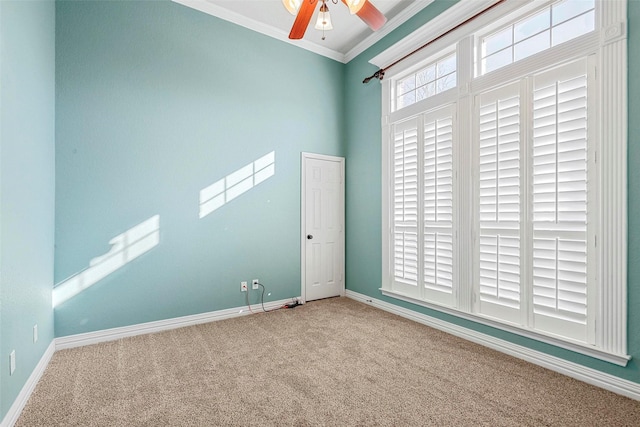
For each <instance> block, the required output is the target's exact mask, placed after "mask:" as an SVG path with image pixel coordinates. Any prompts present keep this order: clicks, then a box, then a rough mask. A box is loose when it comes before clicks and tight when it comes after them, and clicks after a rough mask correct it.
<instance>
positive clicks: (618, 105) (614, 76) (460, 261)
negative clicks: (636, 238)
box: [370, 0, 630, 366]
mask: <svg viewBox="0 0 640 427" xmlns="http://www.w3.org/2000/svg"><path fill="white" fill-rule="evenodd" d="M494 3H496V0H485V1H477V2H460V3H458V4H456V5H454V6H452V7H451V8H449V9H448V10H447V11H445V12H444V13H442V14H441V15H440V16H438V17H437V18H435V19H434V20H432V21H430V22H428V23H427V24H426V25H425V26H424V27H423V28H421V29H419V30H417V31H416V32H414V33H413V34H412V35H410V36H408V37H407V38H406V39H404V40H401V41H400V42H399V43H397V44H396V45H394V46H392V47H391V48H389V49H387V50H386V51H384V52H382V53H381V54H379V55H378V56H376V57H375V58H372V59H371V60H370V62H371V63H372V64H374V65H376V66H378V67H380V68H382V67H385V66H386V65H387V64H389V63H393V62H394V61H395V60H397V59H399V58H401V57H403V56H404V55H406V54H407V53H409V52H411V51H412V50H414V49H416V48H417V47H419V46H421V45H423V44H424V43H425V42H426V41H429V40H434V39H436V38H438V37H439V36H440V35H441V34H443V33H445V32H447V31H448V30H449V29H451V28H453V27H455V26H456V25H457V23H460V22H464V21H465V20H467V19H468V18H470V17H471V16H474V15H475V14H476V13H478V12H479V11H481V10H483V9H484V8H486V7H487V6H489V5H492V4H494ZM550 3H552V2H551V1H539V0H525V1H522V0H507V1H506V2H504V3H503V4H501V5H499V6H497V7H495V8H493V9H492V10H490V11H489V12H487V13H485V14H483V15H482V16H480V17H478V18H477V19H474V20H473V21H471V22H469V23H467V24H465V25H464V26H462V27H460V28H458V29H456V30H455V31H452V32H451V33H449V34H447V35H445V36H444V37H441V38H438V39H437V40H436V41H434V42H433V43H432V44H431V45H430V46H428V47H427V48H425V49H422V50H421V51H420V53H418V54H416V55H413V56H411V57H410V58H408V59H406V60H405V61H403V62H402V63H400V64H398V65H395V66H394V67H393V68H391V69H388V70H386V72H385V78H384V80H382V81H381V83H382V150H383V153H382V162H383V163H382V200H383V205H382V228H383V229H382V250H383V254H382V256H383V266H382V281H383V282H382V288H381V291H382V294H383V295H386V296H390V297H393V298H396V299H399V300H404V301H408V302H411V303H414V304H417V305H421V306H425V307H428V308H431V309H434V310H438V311H441V312H445V313H448V314H452V315H455V316H457V317H460V318H464V319H468V320H472V321H475V322H477V323H481V324H485V325H489V326H492V327H495V328H498V329H502V330H506V331H508V332H513V333H515V334H519V335H522V336H525V337H528V338H533V339H535V340H538V341H541V342H545V343H549V344H552V345H555V346H558V347H561V348H565V349H569V350H572V351H575V352H578V353H582V354H586V355H588V356H591V357H594V358H597V359H601V360H605V361H608V362H611V363H614V364H617V365H620V366H626V364H627V362H628V360H629V359H630V356H629V355H628V354H627V120H628V118H627V96H628V94H627V35H626V25H627V22H626V20H627V12H626V9H627V2H626V0H596V26H595V31H594V32H592V33H589V34H586V35H583V36H580V37H578V38H576V39H574V40H571V41H568V42H565V43H562V44H560V45H557V46H555V47H552V48H551V49H549V50H548V51H545V52H546V53H545V63H548V64H551V61H554V62H553V66H556V65H559V64H562V63H564V62H568V61H569V60H571V59H578V58H580V57H586V56H587V53H590V54H592V55H594V57H595V64H596V69H597V74H598V78H597V80H596V81H595V82H594V83H595V85H596V93H597V94H598V96H597V100H596V102H597V106H596V108H597V118H596V122H597V123H595V126H593V128H590V132H592V131H593V132H595V134H596V139H597V146H596V147H597V148H596V149H595V152H594V153H593V156H594V159H593V161H594V162H595V167H596V168H597V170H598V172H599V173H598V180H597V181H596V182H595V185H596V189H595V192H596V194H597V197H598V198H599V201H598V206H597V212H596V217H597V219H596V222H597V224H596V230H597V231H596V233H595V234H596V237H594V242H593V244H594V245H596V246H597V251H596V254H595V256H596V257H597V262H596V265H595V266H594V265H590V268H594V271H593V274H594V275H595V277H596V280H595V282H596V284H595V286H597V289H596V292H591V294H590V295H591V297H592V298H593V297H594V294H596V293H597V294H598V295H600V296H601V298H600V300H599V301H597V304H594V305H593V306H594V307H596V310H595V313H590V314H591V315H595V316H596V318H597V322H596V323H597V326H595V331H594V336H593V342H592V344H585V343H583V342H578V341H572V340H570V339H566V338H562V337H558V336H554V335H552V334H548V333H542V332H539V331H535V330H531V329H523V328H521V327H519V326H518V325H513V324H508V323H505V322H502V321H497V320H495V319H492V318H488V317H486V316H481V315H478V314H477V313H476V312H475V311H474V304H475V302H474V295H475V293H474V289H473V287H474V286H475V277H474V275H475V270H476V269H475V268H470V267H469V266H471V265H475V264H474V263H475V262H477V260H476V259H475V252H474V250H473V248H472V247H474V244H473V242H472V241H469V240H468V239H467V240H464V239H460V238H459V236H477V234H474V233H477V227H476V224H475V220H474V219H473V218H471V217H470V216H469V214H468V212H472V211H475V209H474V203H475V200H476V199H477V197H475V190H474V185H473V177H474V175H473V174H474V172H473V171H472V170H471V168H470V165H471V164H472V157H471V156H472V153H469V152H468V150H464V149H459V150H458V151H459V153H460V155H459V158H458V160H457V162H458V163H457V176H456V180H455V181H456V184H455V186H454V191H455V195H454V203H455V204H456V212H455V213H454V215H455V218H454V222H455V223H456V225H457V226H456V230H457V235H458V244H457V245H456V246H455V248H454V252H455V257H456V260H457V262H456V265H457V267H458V268H457V269H456V270H455V271H454V276H455V277H456V278H457V280H456V283H457V285H458V288H457V289H458V294H457V296H456V302H455V304H454V305H453V306H449V307H447V306H443V305H439V304H437V303H433V302H427V301H425V300H423V299H420V298H414V297H408V296H406V295H403V294H402V293H399V292H396V291H394V290H393V288H392V286H391V283H392V280H393V277H392V276H393V270H392V268H393V266H392V265H390V263H389V260H391V261H392V259H393V248H392V246H391V245H390V243H391V241H390V240H391V238H392V233H391V229H390V224H391V222H390V221H391V217H390V212H389V209H390V205H389V201H390V196H391V188H390V187H389V185H388V183H389V177H390V166H389V165H390V163H389V152H388V148H389V143H390V124H391V123H394V122H396V121H398V120H400V119H401V118H402V117H410V116H411V115H412V114H413V115H415V114H417V113H419V112H420V111H429V110H432V109H435V108H438V107H439V106H443V105H445V104H449V103H454V102H456V103H457V120H458V122H459V123H470V122H471V121H472V119H473V105H472V104H473V98H474V95H476V94H478V93H480V92H481V91H482V90H483V89H487V88H492V87H497V86H499V85H500V84H504V83H505V81H504V78H505V74H504V72H501V70H502V69H501V70H496V71H493V72H490V73H487V74H485V75H483V76H478V77H475V70H476V66H477V65H476V57H474V60H473V61H471V62H470V63H469V61H468V60H466V59H463V58H465V55H466V57H467V58H470V57H473V55H474V49H475V45H474V43H475V39H474V34H477V33H479V32H480V33H481V32H482V31H483V29H486V28H495V26H494V25H492V23H496V22H500V21H501V20H502V22H504V20H503V18H504V17H506V16H508V15H510V14H511V13H512V12H514V11H516V10H518V9H519V8H521V7H525V8H527V9H529V10H533V9H537V8H538V7H539V6H544V5H547V4H550ZM452 45H456V49H457V53H458V61H457V64H458V70H457V73H458V74H457V80H458V86H457V90H455V89H454V90H449V91H447V92H444V93H441V94H438V95H436V96H433V97H430V98H427V99H426V100H422V101H420V102H418V103H416V104H413V105H411V106H409V107H405V108H403V109H401V110H399V111H394V110H393V104H394V102H393V101H392V99H393V98H392V96H393V86H394V84H395V83H394V82H395V81H396V80H395V79H396V78H398V77H400V76H406V75H407V74H408V72H410V71H411V70H413V71H414V72H415V70H417V69H419V67H420V66H421V65H422V66H423V65H426V63H427V62H428V61H429V59H432V60H433V59H434V58H438V57H439V56H440V55H441V54H442V52H443V51H444V49H447V47H449V46H452ZM576 52H578V53H576ZM540 55H541V54H535V55H533V56H531V57H528V58H525V59H522V60H520V61H517V62H514V63H512V64H510V65H508V66H506V67H503V68H504V69H507V70H508V72H509V73H510V74H511V75H513V77H514V79H516V78H520V77H521V76H524V75H527V72H528V70H530V69H531V68H532V66H535V65H536V63H537V64H538V65H540V63H539V62H537V61H539V57H540ZM547 61H549V62H547ZM540 69H541V68H538V70H540ZM590 126H591V125H590ZM471 132H472V131H471V127H470V126H460V127H459V129H458V140H459V141H470V139H471V138H472V135H471ZM599 141H607V143H606V144H601V143H600V142H599ZM614 254H615V255H616V256H612V255H614Z"/></svg>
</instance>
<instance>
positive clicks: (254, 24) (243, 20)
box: [172, 0, 473, 64]
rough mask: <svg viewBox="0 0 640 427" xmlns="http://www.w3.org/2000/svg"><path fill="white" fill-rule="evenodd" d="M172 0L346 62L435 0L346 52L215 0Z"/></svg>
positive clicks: (420, 0) (420, 2)
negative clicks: (293, 36) (294, 37)
mask: <svg viewBox="0 0 640 427" xmlns="http://www.w3.org/2000/svg"><path fill="white" fill-rule="evenodd" d="M172 1H173V2H174V3H178V4H181V5H183V6H186V7H189V8H191V9H195V10H198V11H200V12H203V13H206V14H208V15H212V16H215V17H216V18H220V19H223V20H225V21H228V22H231V23H233V24H236V25H240V26H241V27H245V28H247V29H250V30H252V31H255V32H257V33H260V34H263V35H265V36H268V37H271V38H274V39H277V40H280V41H283V42H285V43H288V44H290V45H293V46H296V47H299V48H302V49H305V50H308V51H310V52H313V53H315V54H318V55H321V56H325V57H327V58H329V59H333V60H335V61H338V62H342V63H343V64H346V63H348V62H349V61H351V60H352V59H354V58H355V57H356V56H358V55H360V54H361V53H362V52H364V51H365V50H367V49H369V48H370V47H371V46H373V45H374V44H376V43H377V42H379V41H380V40H382V39H383V38H384V37H386V36H387V35H389V34H390V33H391V32H392V31H393V30H395V29H396V28H398V27H400V26H401V25H402V24H404V23H405V22H407V21H408V20H409V19H410V18H412V17H413V16H414V15H415V14H417V13H418V12H420V11H421V10H422V9H424V8H426V7H427V6H429V5H430V4H431V3H433V2H434V1H435V0H415V1H413V2H412V4H411V5H410V6H407V7H406V8H405V9H403V10H402V11H400V13H398V14H397V15H396V16H394V17H393V18H391V19H390V20H389V21H388V22H387V23H386V24H385V25H384V26H383V27H382V28H381V29H380V30H378V31H376V32H374V33H372V34H371V35H369V36H368V37H367V38H365V39H364V40H362V41H361V42H359V43H358V44H356V45H355V46H354V47H353V48H351V49H350V50H349V51H348V52H346V53H343V52H340V51H337V50H333V49H329V48H326V47H323V46H320V45H318V44H315V43H312V42H309V41H306V40H290V39H289V34H288V33H286V32H284V31H282V30H280V29H278V28H275V27H273V26H271V25H267V24H265V23H263V22H260V21H257V20H255V19H251V18H247V17H246V16H244V15H241V14H239V13H236V12H233V11H230V10H229V9H226V8H224V7H221V6H218V5H216V4H214V3H211V2H208V1H207V0H172ZM472 3H473V2H472Z"/></svg>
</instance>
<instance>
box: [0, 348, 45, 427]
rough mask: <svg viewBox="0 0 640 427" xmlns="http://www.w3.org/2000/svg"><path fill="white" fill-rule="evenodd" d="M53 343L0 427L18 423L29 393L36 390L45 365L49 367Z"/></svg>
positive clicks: (10, 426)
mask: <svg viewBox="0 0 640 427" xmlns="http://www.w3.org/2000/svg"><path fill="white" fill-rule="evenodd" d="M55 342H56V340H55V339H54V340H52V341H51V344H49V347H47V350H46V351H45V352H44V354H43V355H42V357H41V358H40V361H39V362H38V364H37V365H36V367H35V368H34V370H33V372H31V375H29V378H28V379H27V382H26V383H25V384H24V386H23V387H22V390H20V393H19V394H18V397H16V400H15V401H14V402H13V405H11V408H9V412H7V414H6V415H5V417H4V419H3V420H2V422H0V427H13V425H14V424H15V423H16V422H17V421H18V418H19V417H20V414H21V413H22V410H23V409H24V407H25V405H26V404H27V401H29V397H31V393H33V390H34V389H35V388H36V385H37V384H38V381H40V377H42V374H43V373H44V370H45V369H47V365H49V361H51V358H52V357H53V353H55V351H56V344H55Z"/></svg>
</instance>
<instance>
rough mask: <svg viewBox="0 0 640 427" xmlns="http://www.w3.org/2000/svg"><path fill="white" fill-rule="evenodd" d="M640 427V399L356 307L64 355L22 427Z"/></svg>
mask: <svg viewBox="0 0 640 427" xmlns="http://www.w3.org/2000/svg"><path fill="white" fill-rule="evenodd" d="M222 425H229V426H231V425H239V426H265V425H274V426H275V425H278V426H281V425H291V426H480V425H486V426H640V402H638V401H634V400H631V399H628V398H625V397H622V396H619V395H616V394H614V393H611V392H608V391H606V390H603V389H600V388H597V387H594V386H591V385H588V384H585V383H583V382H580V381H577V380H574V379H571V378H568V377H566V376H563V375H560V374H557V373H555V372H552V371H549V370H547V369H544V368H541V367H538V366H536V365H532V364H530V363H527V362H524V361H522V360H520V359H516V358H513V357H510V356H507V355H504V354H502V353H499V352H496V351H493V350H491V349H488V348H485V347H482V346H480V345H477V344H474V343H471V342H468V341H465V340H462V339H460V338H457V337H454V336H451V335H448V334H446V333H443V332H440V331H437V330H434V329H431V328H429V327H426V326H424V325H421V324H418V323H415V322H412V321H409V320H406V319H404V318H401V317H398V316H395V315H392V314H389V313H387V312H384V311H381V310H378V309H376V308H373V307H370V306H367V305H365V304H361V303H359V302H356V301H353V300H350V299H347V298H332V299H327V300H322V301H314V302H310V303H308V304H305V305H304V306H301V307H298V308H296V309H293V310H279V311H275V312H271V313H263V314H256V315H252V316H244V317H239V318H234V319H228V320H223V321H219V322H213V323H208V324H203V325H197V326H191V327H186V328H181V329H175V330H171V331H166V332H161V333H156V334H150V335H142V336H137V337H131V338H125V339H121V340H118V341H112V342H107V343H101V344H96V345H91V346H86V347H80V348H74V349H68V350H62V351H58V352H56V353H55V354H54V356H53V358H52V360H51V362H50V364H49V366H48V367H47V369H46V371H45V373H44V374H43V376H42V378H41V380H40V382H39V383H38V385H37V387H36V389H35V391H34V393H33V394H32V396H31V398H30V400H29V402H28V403H27V405H26V407H25V409H24V411H23V412H22V414H21V416H20V418H19V420H18V422H17V424H16V426H18V427H25V426H30V427H32V426H83V427H84V426H87V427H88V426H222Z"/></svg>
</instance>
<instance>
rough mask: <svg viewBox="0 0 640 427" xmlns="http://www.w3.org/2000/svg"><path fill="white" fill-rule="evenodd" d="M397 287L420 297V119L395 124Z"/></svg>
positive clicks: (394, 193)
mask: <svg viewBox="0 0 640 427" xmlns="http://www.w3.org/2000/svg"><path fill="white" fill-rule="evenodd" d="M393 253H394V257H393V259H394V264H393V274H394V284H393V287H394V289H395V290H397V291H400V292H403V293H406V294H409V295H413V296H418V268H419V267H418V256H419V255H418V120H417V119H412V120H408V121H405V122H402V123H398V124H395V125H394V126H393Z"/></svg>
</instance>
